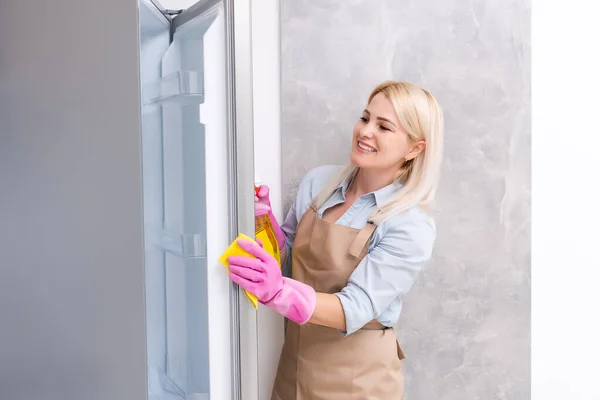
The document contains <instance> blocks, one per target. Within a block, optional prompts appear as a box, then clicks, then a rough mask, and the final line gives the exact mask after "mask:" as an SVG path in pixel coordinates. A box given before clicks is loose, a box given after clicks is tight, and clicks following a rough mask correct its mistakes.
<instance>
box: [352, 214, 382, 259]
mask: <svg viewBox="0 0 600 400" xmlns="http://www.w3.org/2000/svg"><path fill="white" fill-rule="evenodd" d="M375 228H377V226H376V225H375V224H373V223H372V222H367V225H365V227H364V228H362V229H361V230H360V232H358V235H356V238H354V241H353V242H352V245H351V246H350V255H351V256H352V257H354V258H358V257H360V253H361V252H362V249H363V248H364V247H365V244H366V243H367V242H368V241H369V239H371V236H372V235H373V232H375Z"/></svg>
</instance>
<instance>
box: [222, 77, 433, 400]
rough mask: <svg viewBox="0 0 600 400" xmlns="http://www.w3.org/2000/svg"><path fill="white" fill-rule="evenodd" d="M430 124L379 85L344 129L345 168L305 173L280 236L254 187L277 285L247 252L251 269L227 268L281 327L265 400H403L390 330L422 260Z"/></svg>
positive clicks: (406, 91) (418, 109) (429, 107)
mask: <svg viewBox="0 0 600 400" xmlns="http://www.w3.org/2000/svg"><path fill="white" fill-rule="evenodd" d="M442 121H443V119H442V110H441V108H440V106H439V105H438V103H437V101H436V100H435V98H434V97H433V96H432V95H431V94H430V93H429V92H428V91H426V90H424V89H421V88H418V87H416V86H414V85H412V84H409V83H405V82H385V83H383V84H381V85H379V86H378V87H377V88H375V89H374V90H373V92H372V93H371V95H370V96H369V100H368V104H367V108H366V109H365V110H364V111H363V112H362V115H361V117H360V118H359V120H358V121H357V123H356V126H355V127H354V132H353V135H352V153H351V156H350V164H349V165H348V166H347V167H345V168H341V169H340V168H338V167H332V166H324V167H318V168H315V169H313V170H311V171H310V172H308V173H307V174H306V176H305V177H304V178H303V179H302V181H301V183H300V186H299V189H298V195H297V197H296V200H295V202H294V204H293V205H292V207H291V209H290V211H289V213H288V214H287V217H286V219H285V221H284V223H283V224H282V225H281V227H279V225H278V223H277V221H276V219H275V217H274V216H273V214H272V213H271V212H270V208H269V207H268V205H269V204H270V203H269V198H268V188H267V187H261V189H260V191H259V194H258V197H259V198H261V200H262V201H263V202H264V203H266V204H267V207H261V205H260V204H259V205H257V207H256V213H257V214H264V213H266V212H268V213H269V216H270V218H271V220H272V221H273V224H274V228H275V230H276V232H277V239H278V241H279V244H280V248H282V249H284V255H283V257H284V258H282V260H283V259H285V261H284V262H283V267H284V268H283V271H284V273H283V275H285V276H282V272H281V270H280V266H279V265H278V263H277V261H275V259H273V258H272V257H271V256H270V255H269V254H267V253H266V252H265V251H264V250H263V249H262V248H261V247H260V246H259V245H257V244H255V243H252V242H249V241H240V246H242V247H243V248H244V249H245V250H247V251H248V252H249V253H251V254H252V255H254V256H255V257H256V258H250V257H230V258H229V262H230V263H231V265H230V267H229V270H230V275H229V276H230V278H231V280H233V281H234V282H236V283H237V284H239V285H240V286H241V287H243V288H244V289H247V290H249V291H250V292H252V293H254V294H256V295H257V297H258V298H259V300H260V302H261V303H262V304H264V305H266V306H267V307H270V308H271V309H273V310H275V311H276V312H278V313H280V314H282V315H283V316H285V317H286V318H288V319H289V320H290V321H291V323H289V324H288V329H287V332H286V337H285V343H284V346H283V350H282V352H281V357H280V360H279V367H278V370H277V376H276V379H275V385H274V388H273V394H272V400H316V399H319V400H320V399H323V400H338V399H339V400H359V399H361V400H366V399H378V400H392V399H402V398H403V393H404V379H403V376H402V366H401V360H402V359H403V358H404V354H403V353H402V350H401V349H400V346H399V345H398V343H397V339H396V333H395V332H394V329H393V326H394V325H395V323H396V322H397V320H398V317H399V314H400V311H401V308H402V297H403V296H404V294H406V292H408V290H409V289H410V287H411V286H412V285H413V282H414V281H415V278H416V277H417V274H418V273H419V271H420V270H421V269H422V268H423V265H424V264H425V263H426V262H427V261H428V260H429V258H430V257H431V253H432V247H433V243H434V239H435V236H436V232H435V224H434V221H433V219H432V217H431V216H430V215H429V214H428V213H427V206H428V205H429V204H430V203H431V202H432V200H433V198H434V194H435V189H436V186H437V181H438V174H439V168H440V162H441V158H442V132H443V126H442V125H443V122H442ZM299 217H301V218H299ZM290 268H291V274H289V273H287V272H288V271H289V270H290Z"/></svg>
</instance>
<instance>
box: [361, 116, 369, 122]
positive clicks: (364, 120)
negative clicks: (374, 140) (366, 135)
mask: <svg viewBox="0 0 600 400" xmlns="http://www.w3.org/2000/svg"><path fill="white" fill-rule="evenodd" d="M360 120H361V121H362V122H364V123H367V122H369V120H368V119H366V118H365V117H360Z"/></svg>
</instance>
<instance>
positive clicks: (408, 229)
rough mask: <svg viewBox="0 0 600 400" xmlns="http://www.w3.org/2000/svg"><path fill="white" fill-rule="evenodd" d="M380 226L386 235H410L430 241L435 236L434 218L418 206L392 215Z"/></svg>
mask: <svg viewBox="0 0 600 400" xmlns="http://www.w3.org/2000/svg"><path fill="white" fill-rule="evenodd" d="M381 225H382V226H381V228H383V229H382V230H383V231H385V232H386V233H388V234H390V233H392V234H394V233H397V234H401V233H403V234H406V233H410V234H414V235H417V236H418V237H422V238H429V239H430V240H432V241H433V240H435V237H436V235H437V232H436V231H437V227H436V223H435V218H434V217H433V215H432V214H431V213H430V211H428V210H425V209H423V208H422V207H418V206H415V207H411V208H409V209H408V210H405V211H402V212H399V213H397V214H394V215H392V216H391V217H389V218H388V219H387V220H386V221H384V222H383V223H382V224H381Z"/></svg>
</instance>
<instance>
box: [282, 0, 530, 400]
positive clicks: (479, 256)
mask: <svg viewBox="0 0 600 400" xmlns="http://www.w3.org/2000/svg"><path fill="white" fill-rule="evenodd" d="M281 14H282V21H281V25H282V90H283V95H282V109H283V115H282V125H283V126H282V131H283V132H284V133H283V189H284V204H285V206H286V207H287V206H289V204H290V201H291V199H292V198H293V196H294V194H295V190H296V185H297V183H298V181H299V179H300V178H301V176H302V175H303V174H304V173H305V172H306V171H307V170H308V169H310V168H312V167H314V166H317V165H320V164H327V163H345V162H346V160H347V157H348V154H349V149H350V135H351V132H352V127H353V125H354V123H355V121H356V119H357V118H358V117H359V113H360V111H361V110H362V108H363V107H364V105H365V104H364V102H365V100H366V97H367V95H368V93H369V91H370V90H371V89H372V87H373V86H374V85H376V84H377V83H378V82H380V81H383V80H385V79H396V80H408V81H411V82H413V83H416V84H420V85H423V86H425V87H426V88H428V89H430V90H431V91H432V92H433V94H434V95H435V96H436V97H437V98H438V99H439V100H440V102H441V103H442V106H443V107H444V109H445V117H446V140H445V148H446V157H445V164H444V170H443V181H442V185H441V189H440V192H439V196H438V199H439V200H438V205H437V207H436V215H437V223H438V241H437V245H436V249H435V257H434V260H433V261H432V262H431V263H430V264H429V265H428V266H427V268H426V270H425V271H424V273H423V274H422V275H421V276H420V277H419V280H418V282H417V284H416V285H415V286H414V287H413V289H412V290H411V292H410V293H409V295H408V296H407V297H406V303H405V310H404V312H403V314H402V317H401V320H400V322H399V324H398V335H399V337H400V339H401V343H402V345H403V347H404V349H405V351H406V352H407V354H408V359H407V360H406V362H405V366H406V377H407V399H408V400H433V399H444V400H454V399H456V400H459V399H460V400H466V399H482V400H491V399H507V400H518V399H528V398H529V389H530V379H529V372H530V357H529V354H530V328H529V326H530V158H531V157H530V153H531V146H530V38H529V26H530V4H529V1H528V0H510V1H502V2H498V1H492V0H471V1H459V0H420V1H415V0H412V1H397V0H319V1H318V2H312V1H307V0H301V1H300V0H297V1H282V2H281Z"/></svg>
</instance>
